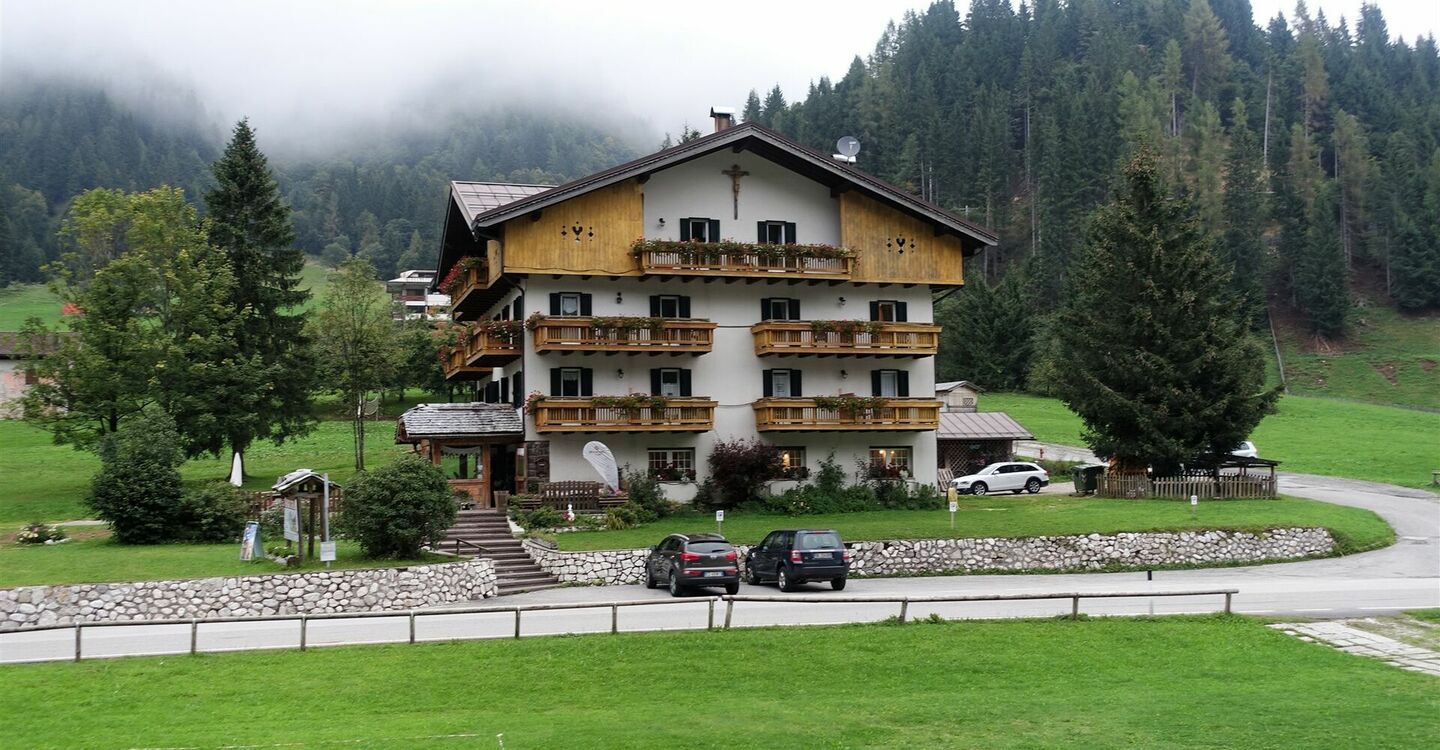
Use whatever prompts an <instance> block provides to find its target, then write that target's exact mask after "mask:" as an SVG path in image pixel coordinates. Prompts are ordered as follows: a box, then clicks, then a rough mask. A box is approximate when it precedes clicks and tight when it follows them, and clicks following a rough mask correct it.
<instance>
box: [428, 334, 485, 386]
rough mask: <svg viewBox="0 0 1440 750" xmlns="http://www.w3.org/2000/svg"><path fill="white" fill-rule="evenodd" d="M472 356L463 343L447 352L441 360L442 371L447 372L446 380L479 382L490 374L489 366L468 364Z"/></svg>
mask: <svg viewBox="0 0 1440 750" xmlns="http://www.w3.org/2000/svg"><path fill="white" fill-rule="evenodd" d="M469 357H470V354H469V352H468V351H467V347H466V346H465V343H464V342H463V341H462V342H461V343H460V344H458V345H457V346H456V347H455V348H454V349H452V350H450V351H449V352H445V353H444V356H442V357H441V358H440V369H441V370H443V371H444V372H445V379H446V380H477V379H479V378H482V377H486V376H488V375H489V374H490V370H491V368H490V367H489V366H485V367H482V366H480V365H471V364H469V363H468V360H469Z"/></svg>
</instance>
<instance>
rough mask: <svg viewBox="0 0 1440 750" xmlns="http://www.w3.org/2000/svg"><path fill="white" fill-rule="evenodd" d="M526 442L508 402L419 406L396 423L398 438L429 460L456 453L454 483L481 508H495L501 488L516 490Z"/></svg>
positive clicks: (516, 412)
mask: <svg viewBox="0 0 1440 750" xmlns="http://www.w3.org/2000/svg"><path fill="white" fill-rule="evenodd" d="M524 441H525V421H524V420H523V419H522V418H521V417H520V410H519V409H516V408H515V407H513V406H510V405H509V404H485V403H463V404H420V405H419V406H416V407H414V408H412V409H410V410H408V411H406V412H405V413H404V414H401V415H400V419H399V420H398V421H397V422H396V423H395V442H397V443H409V444H410V445H412V446H414V450H415V452H416V453H417V454H419V455H420V456H423V457H424V458H426V459H427V460H429V461H430V462H431V463H433V464H436V465H439V464H440V463H441V461H442V459H443V458H444V457H445V456H455V457H457V458H458V459H459V471H458V472H457V473H458V476H455V477H453V478H451V479H450V486H451V487H453V488H454V489H456V490H458V491H461V492H464V493H466V494H467V495H469V496H470V498H471V502H473V503H474V504H475V505H477V506H479V507H481V508H497V507H498V506H497V505H496V503H495V493H497V492H506V493H514V492H515V487H516V482H517V479H519V477H517V474H519V473H523V453H522V452H521V446H522V445H523V444H524ZM471 456H474V457H475V461H474V467H473V469H472V468H471V462H470V457H471Z"/></svg>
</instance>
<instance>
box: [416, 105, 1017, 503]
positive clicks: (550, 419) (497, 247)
mask: <svg viewBox="0 0 1440 750" xmlns="http://www.w3.org/2000/svg"><path fill="white" fill-rule="evenodd" d="M713 114H714V115H715V117H716V132H715V133H713V134H711V135H707V136H704V137H701V138H698V139H696V140H693V141H690V142H687V143H683V144H680V145H678V146H675V147H673V148H670V149H666V150H664V151H661V152H658V153H655V154H651V155H649V156H646V157H643V158H641V159H638V160H636V161H634V162H630V163H628V164H622V165H620V166H618V167H615V168H613V169H609V170H606V171H604V172H601V173H598V174H595V175H591V176H588V177H584V178H581V179H579V180H576V181H574V182H571V183H567V184H565V185H561V186H558V187H551V186H543V185H509V184H502V183H480V182H455V183H452V185H451V193H450V201H449V206H448V210H447V214H446V221H445V228H444V232H443V237H442V241H441V243H440V244H441V250H440V258H439V262H438V263H437V269H438V270H437V275H438V277H439V278H440V279H446V280H453V285H454V286H453V289H454V295H453V305H452V308H451V311H452V318H453V320H455V321H456V322H457V324H459V325H460V326H462V330H461V333H460V342H459V344H458V345H457V346H455V347H454V348H453V350H448V351H445V352H442V355H443V357H442V362H443V363H444V365H445V372H446V377H447V378H449V379H451V380H452V381H472V382H473V383H474V391H473V394H474V395H473V398H474V399H475V400H477V401H483V402H486V403H492V404H508V405H510V407H512V408H515V409H522V408H523V409H524V412H523V417H524V421H523V424H524V435H523V436H519V435H517V436H514V437H509V436H506V437H504V438H502V440H503V442H505V443H509V444H508V445H504V444H492V445H490V446H489V447H488V450H489V451H490V453H491V455H490V456H488V457H486V458H484V459H482V460H481V461H477V462H476V464H477V465H482V466H491V467H497V466H502V465H505V464H506V463H507V462H508V460H509V458H510V456H512V455H513V456H515V460H514V465H515V466H516V468H517V471H516V472H515V474H516V476H515V477H514V478H513V479H512V478H510V477H506V480H507V481H506V482H489V483H485V484H486V486H487V489H490V488H493V489H496V490H500V489H505V490H511V487H510V486H505V487H502V484H512V485H513V486H514V487H519V488H525V487H533V486H535V485H538V484H539V483H543V482H552V481H564V480H588V481H593V480H595V479H596V478H597V476H596V473H595V471H594V469H592V467H591V466H590V464H589V463H588V462H586V460H585V459H584V458H583V457H582V455H581V450H582V448H583V447H584V446H585V444H586V443H588V442H590V441H592V440H599V441H602V442H604V443H605V444H606V445H607V446H608V447H609V448H610V450H611V451H612V452H613V453H614V455H615V458H616V461H617V462H618V463H619V464H620V465H621V466H625V465H629V466H630V467H632V468H635V469H637V470H645V469H648V470H649V471H650V472H651V473H652V474H654V475H656V476H657V477H659V478H660V479H661V480H662V481H663V482H664V487H665V492H666V494H667V496H669V497H671V498H672V499H675V500H682V501H683V500H689V499H690V498H692V497H693V495H694V491H695V484H694V482H695V481H698V480H704V479H705V478H706V476H707V474H708V473H709V471H708V467H707V466H706V458H707V457H708V455H709V453H710V450H711V448H712V446H713V445H714V444H715V443H716V441H718V440H729V439H735V438H759V439H761V440H764V441H766V442H769V443H772V444H774V445H776V446H779V447H780V448H781V449H782V450H783V451H784V455H785V460H786V465H787V466H788V467H791V472H792V473H791V476H798V475H801V474H803V473H804V471H801V469H802V468H803V469H804V470H808V471H810V472H813V471H814V470H815V469H816V468H817V467H818V466H819V464H820V462H821V461H823V460H825V459H826V457H827V456H830V455H831V454H832V453H833V455H834V456H835V458H836V460H837V461H838V462H839V463H840V465H842V466H844V467H846V468H847V469H850V468H852V467H855V466H857V464H864V465H868V466H870V467H871V468H870V469H868V470H867V471H870V472H874V473H877V474H880V475H882V476H900V477H905V476H908V477H912V478H913V479H915V480H916V481H919V482H923V483H926V484H932V483H934V482H935V480H936V473H935V467H936V465H937V456H936V442H935V430H936V428H937V427H938V426H939V423H940V408H941V403H940V402H939V401H938V400H936V399H935V397H934V392H935V381H934V377H935V365H934V355H935V352H936V349H937V347H938V345H939V334H940V326H938V325H935V324H934V317H933V310H932V307H933V298H932V293H934V292H939V291H943V290H946V289H952V288H954V287H957V286H960V285H962V284H963V283H964V279H963V258H965V257H967V256H970V255H973V254H975V253H976V252H978V251H979V250H981V249H982V248H983V247H985V246H987V245H993V244H995V241H996V240H995V237H994V235H992V234H991V233H990V232H988V231H987V230H985V229H983V228H981V227H978V226H976V225H974V224H971V223H969V222H967V221H966V220H964V219H961V218H959V217H957V216H955V215H953V214H951V213H949V212H946V211H944V210H943V209H940V208H939V207H937V206H934V205H933V204H930V203H927V202H925V201H923V200H921V199H919V198H916V197H915V196H913V195H910V194H908V193H906V192H904V191H902V190H900V189H899V188H896V187H894V186H891V185H888V184H886V183H883V182H881V181H879V180H877V179H876V178H874V177H871V176H869V175H867V174H865V173H863V172H860V171H858V170H857V169H855V168H854V167H852V166H850V165H849V164H845V163H839V162H837V161H836V160H835V159H833V158H831V156H830V155H829V154H820V153H817V152H815V151H812V150H810V149H808V148H805V147H804V146H801V145H799V144H797V143H795V142H794V141H791V140H790V139H788V138H786V137H785V136H782V135H780V134H778V133H774V132H772V131H770V130H767V129H765V128H763V127H760V126H758V125H755V124H753V123H745V124H742V125H732V124H731V122H730V118H729V116H728V115H725V114H724V113H723V112H718V111H717V112H715V113H713ZM472 439H475V440H477V442H478V440H479V439H480V436H472Z"/></svg>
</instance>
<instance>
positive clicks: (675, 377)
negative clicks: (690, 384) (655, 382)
mask: <svg viewBox="0 0 1440 750" xmlns="http://www.w3.org/2000/svg"><path fill="white" fill-rule="evenodd" d="M656 395H658V396H680V395H683V394H682V393H681V392H680V370H679V369H677V368H674V367H666V368H664V369H662V370H660V392H659V393H658V394H656Z"/></svg>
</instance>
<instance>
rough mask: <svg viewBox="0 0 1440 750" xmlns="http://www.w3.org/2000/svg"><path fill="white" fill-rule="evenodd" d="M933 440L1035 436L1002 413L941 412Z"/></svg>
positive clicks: (1012, 438)
mask: <svg viewBox="0 0 1440 750" xmlns="http://www.w3.org/2000/svg"><path fill="white" fill-rule="evenodd" d="M935 439H937V440H1034V439H1035V436H1034V435H1031V434H1030V431H1029V430H1027V429H1025V428H1024V427H1021V426H1020V423H1019V422H1016V421H1015V420H1014V419H1012V418H1011V417H1010V415H1009V414H1006V413H1005V412H1003V411H981V412H955V411H942V412H940V429H939V430H938V431H937V432H936V433H935Z"/></svg>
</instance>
